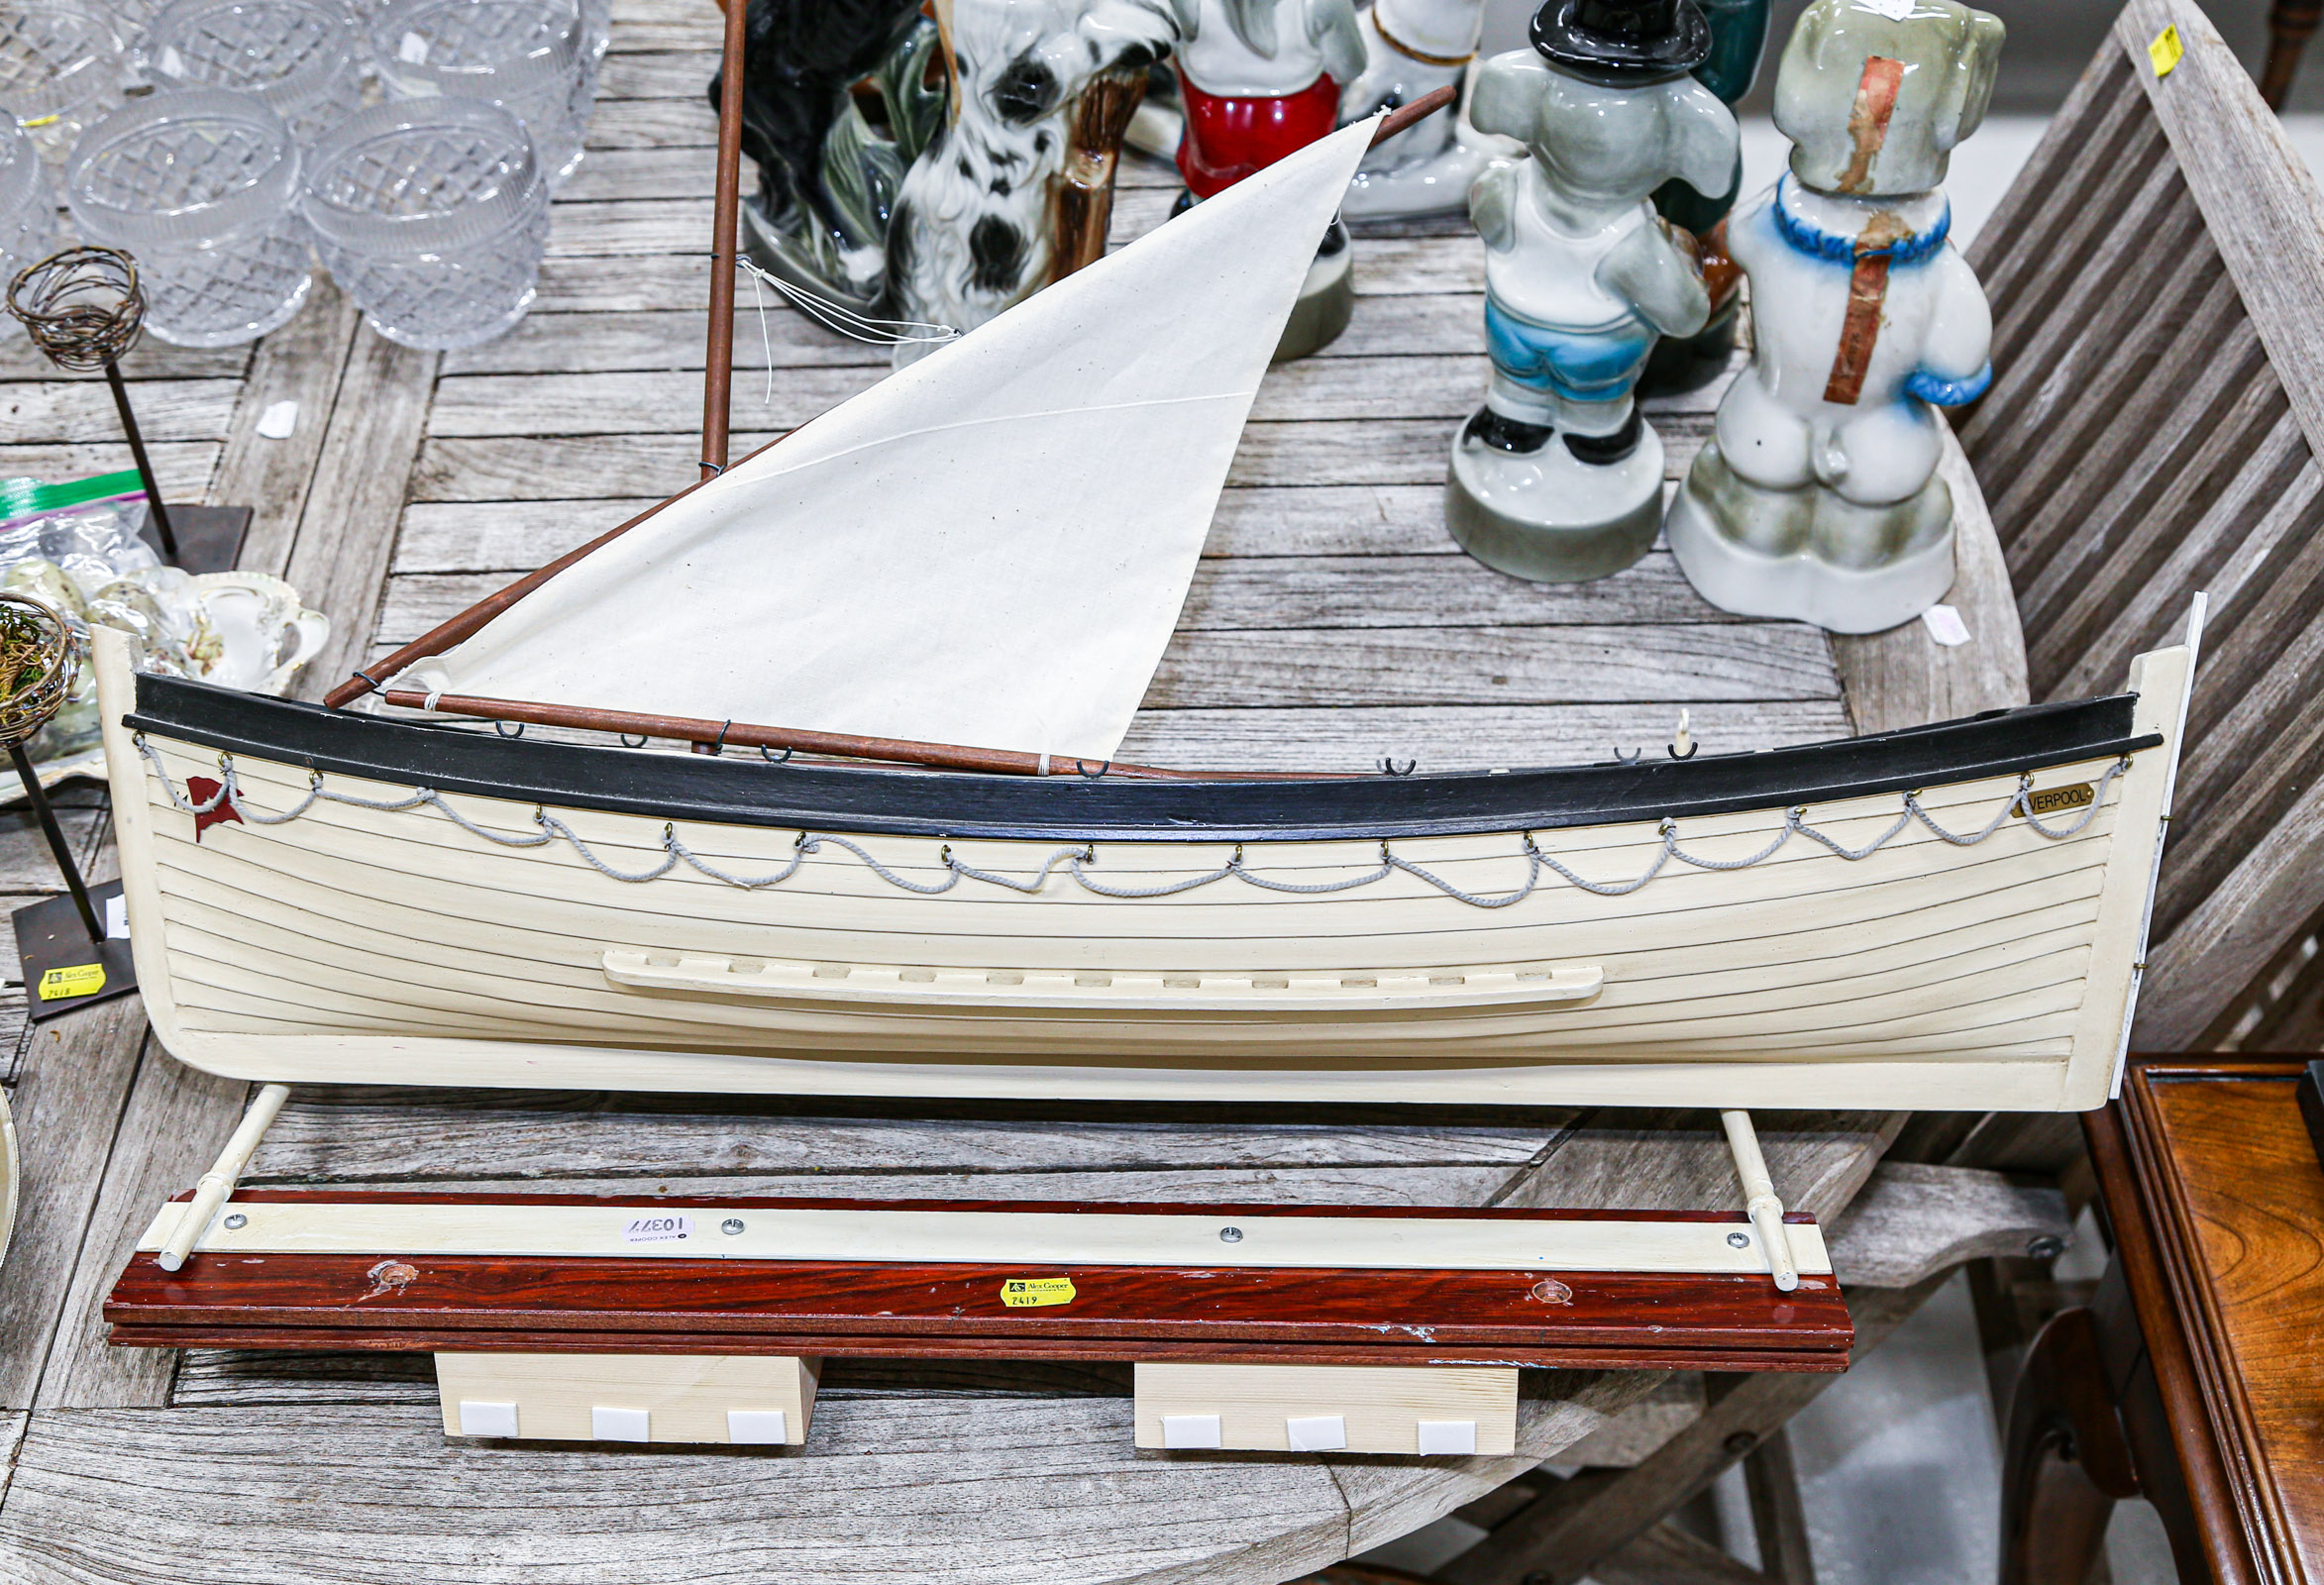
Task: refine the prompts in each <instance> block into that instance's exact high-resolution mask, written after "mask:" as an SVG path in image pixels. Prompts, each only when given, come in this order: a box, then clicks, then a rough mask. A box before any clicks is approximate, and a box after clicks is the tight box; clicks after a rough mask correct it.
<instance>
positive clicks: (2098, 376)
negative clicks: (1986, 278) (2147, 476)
mask: <svg viewBox="0 0 2324 1585" xmlns="http://www.w3.org/2000/svg"><path fill="white" fill-rule="evenodd" d="M2254 346H2255V342H2254V338H2253V336H2252V333H2251V326H2250V323H2249V322H2248V321H2247V320H2246V319H2245V317H2244V314H2243V306H2242V304H2241V303H2240V302H2238V301H2237V300H2236V298H2235V295H2234V284H2233V282H2231V281H2230V280H2228V279H2227V278H2226V276H2225V275H2224V274H2222V273H2211V274H2210V276H2209V279H2208V281H2207V283H2206V284H2205V285H2204V287H2203V289H2202V292H2201V294H2200V295H2199V296H2198V297H2196V298H2195V299H2194V301H2193V302H2192V304H2191V307H2190V309H2189V311H2188V312H2187V313H2186V314H2185V315H2184V317H2183V318H2181V319H2179V320H2177V321H2176V322H2174V323H2173V324H2172V326H2171V335H2170V339H2169V340H2168V341H2167V342H2166V344H2165V345H2164V346H2163V347H2162V348H2161V349H2160V351H2159V352H2157V353H2155V354H2154V355H2153V358H2152V362H2153V363H2160V362H2163V361H2164V360H2166V359H2183V360H2185V361H2187V363H2188V367H2204V366H2206V365H2207V364H2208V362H2209V361H2211V360H2214V359H2216V358H2218V357H2219V356H2221V355H2222V354H2223V353H2226V352H2230V351H2234V350H2236V349H2238V348H2240V349H2241V352H2242V355H2243V356H2244V358H2245V360H2246V361H2247V364H2248V362H2249V359H2250V357H2251V354H2252V350H2253V348H2254ZM2143 367H2144V368H2146V369H2147V370H2148V371H2151V363H2150V357H2149V354H2148V353H2147V352H2145V351H2144V350H2142V349H2140V348H2138V347H2137V346H2125V347H2123V348H2122V349H2120V350H2119V351H2118V352H2116V353H2113V354H2110V355H2109V356H2108V358H2107V359H2106V362H2105V364H2104V366H2103V367H2102V368H2100V369H2098V370H2094V371H2093V377H2092V379H2091V381H2090V383H2089V384H2088V385H2087V386H2085V387H2084V388H2083V389H2081V390H2078V391H2075V392H2073V393H2072V394H2071V395H2070V396H2068V397H2067V399H2066V401H2065V403H2064V404H2063V405H2062V407H2061V409H2060V411H2059V412H2058V413H2057V415H2056V422H2057V424H2058V427H2059V428H2060V429H2061V430H2063V431H2064V432H2066V433H2067V434H2068V435H2070V436H2071V437H2072V439H2073V441H2074V442H2075V444H2074V445H2072V446H2070V447H2068V448H2066V449H2064V450H2059V451H2043V452H2038V453H2034V454H2031V455H2030V456H2029V457H2028V459H2027V464H2026V467H2025V468H2023V469H2022V470H2020V471H2019V472H2018V473H2017V474H2015V475H2013V476H2010V477H2009V478H2008V479H2007V480H2006V482H2005V483H2004V484H2003V486H2002V488H2001V489H2000V491H1999V493H1998V494H1997V495H1995V496H1993V497H1992V499H1993V500H1994V503H1995V505H1994V509H1995V511H1996V512H1997V513H1998V514H1999V515H1998V517H1997V518H1996V519H1995V521H1996V523H1997V524H1999V525H2000V526H2001V528H2002V531H2003V534H2004V544H2005V545H2006V547H2007V550H2008V555H2009V562H2010V571H2011V573H2012V575H2013V576H2014V577H2015V578H2016V579H2017V581H2019V583H2020V584H2021V585H2026V584H2030V583H2032V582H2033V581H2035V580H2036V579H2039V578H2041V577H2042V576H2043V575H2044V574H2045V573H2047V572H2048V571H2049V570H2050V568H2051V566H2052V564H2053V563H2054V562H2055V561H2056V560H2057V558H2059V557H2060V556H2061V555H2066V554H2070V547H2071V546H2072V544H2073V540H2074V534H2075V530H2076V529H2077V528H2078V526H2079V521H2080V519H2079V515H2078V514H2079V512H2080V510H2081V509H2082V508H2084V507H2085V506H2086V505H2087V504H2088V502H2089V501H2090V500H2091V499H2092V498H2094V497H2095V496H2097V495H2098V494H2099V493H2101V492H2102V491H2103V490H2104V489H2105V488H2106V487H2108V486H2109V485H2111V484H2112V483H2114V482H2116V481H2117V480H2119V478H2120V477H2121V476H2122V474H2123V472H2124V471H2125V470H2127V469H2130V468H2132V467H2134V466H2137V465H2138V464H2139V463H2140V462H2141V461H2142V459H2143V458H2144V457H2145V455H2146V452H2147V450H2148V445H2147V443H2148V442H2151V441H2152V440H2153V439H2155V438H2157V437H2158V436H2161V437H2165V438H2168V437H2171V436H2173V435H2175V434H2177V433H2178V432H2177V431H2174V430H2171V429H2168V428H2166V427H2163V426H2164V425H2165V424H2166V421H2167V415H2168V413H2169V405H2168V404H2169V403H2170V402H2172V401H2174V400H2177V399H2181V398H2183V397H2184V396H2185V395H2186V391H2185V388H2184V385H2183V383H2180V382H2174V381H2166V380H2148V381H2144V382H2142V381H2141V380H2140V379H2138V378H2137V377H2135V376H2137V375H2138V374H2139V373H2140V372H2141V370H2142V368H2143ZM2118 425H2120V428H2119V429H2118V428H2117V426H2118ZM2061 497H2062V498H2061Z"/></svg>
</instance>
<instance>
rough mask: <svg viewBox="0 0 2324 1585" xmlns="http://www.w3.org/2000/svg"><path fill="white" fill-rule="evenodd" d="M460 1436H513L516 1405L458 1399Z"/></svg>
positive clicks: (514, 1432)
mask: <svg viewBox="0 0 2324 1585" xmlns="http://www.w3.org/2000/svg"><path fill="white" fill-rule="evenodd" d="M456 1434H458V1435H462V1436H514V1435H515V1434H516V1405H514V1404H490V1403H482V1402H479V1401H477V1400H476V1399H474V1398H463V1399H462V1400H461V1401H460V1421H459V1430H458V1431H457V1432H456Z"/></svg>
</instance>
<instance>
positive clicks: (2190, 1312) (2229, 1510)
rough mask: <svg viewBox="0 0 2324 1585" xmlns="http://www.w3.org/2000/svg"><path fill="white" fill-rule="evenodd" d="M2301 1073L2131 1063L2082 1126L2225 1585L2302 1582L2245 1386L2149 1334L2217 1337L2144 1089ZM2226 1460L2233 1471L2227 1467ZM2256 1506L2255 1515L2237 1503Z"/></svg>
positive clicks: (2288, 1067) (2203, 1345) (2255, 1065)
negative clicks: (2109, 1100)
mask: <svg viewBox="0 0 2324 1585" xmlns="http://www.w3.org/2000/svg"><path fill="white" fill-rule="evenodd" d="M2299 1069H2300V1065H2299V1064H2298V1063H2294V1062H2286V1061H2260V1060H2249V1059H2235V1060H2221V1061H2217V1062H2212V1061H2207V1060H2204V1059H2202V1058H2201V1057H2197V1056H2157V1057H2152V1058H2144V1057H2134V1058H2133V1059H2132V1061H2131V1063H2130V1064H2129V1067H2128V1069H2127V1071H2126V1073H2125V1075H2124V1079H2123V1086H2122V1098H2121V1099H2120V1100H2119V1101H2118V1102H2116V1103H2115V1104H2114V1105H2113V1106H2110V1107H2108V1108H2106V1109H2102V1110H2099V1111H2093V1112H2088V1113H2085V1114H2084V1115H2083V1118H2082V1128H2083V1134H2084V1137H2085V1138H2086V1139H2087V1140H2088V1142H2089V1147H2090V1160H2091V1165H2092V1166H2093V1167H2095V1168H2096V1169H2097V1178H2098V1186H2099V1193H2100V1195H2101V1197H2102V1198H2103V1200H2104V1202H2105V1206H2106V1214H2107V1220H2108V1222H2109V1224H2110V1225H2111V1227H2112V1229H2113V1232H2114V1238H2115V1256H2116V1258H2117V1259H2118V1260H2119V1261H2120V1262H2121V1263H2122V1268H2123V1276H2124V1279H2125V1281H2126V1282H2127V1283H2128V1285H2129V1287H2130V1290H2131V1296H2132V1299H2133V1301H2134V1302H2135V1304H2136V1306H2137V1309H2138V1315H2139V1320H2140V1329H2141V1331H2142V1333H2143V1335H2144V1337H2145V1341H2146V1345H2147V1353H2148V1357H2149V1360H2150V1362H2151V1363H2152V1365H2153V1368H2154V1375H2155V1384H2156V1390H2157V1392H2158V1393H2159V1394H2160V1395H2161V1397H2162V1400H2163V1405H2164V1408H2165V1410H2166V1414H2167V1418H2168V1420H2169V1424H2170V1437H2171V1445H2172V1447H2173V1449H2174V1451H2175V1452H2176V1453H2177V1455H2178V1463H2179V1468H2180V1471H2181V1473H2182V1475H2183V1477H2184V1479H2185V1482H2186V1489H2187V1495H2188V1499H2189V1501H2190V1502H2191V1503H2192V1504H2193V1506H2194V1509H2195V1512H2196V1515H2197V1516H2198V1519H2199V1521H2200V1530H2201V1538H2202V1544H2203V1548H2204V1551H2205V1553H2206V1555H2207V1557H2208V1559H2209V1561H2210V1565H2211V1569H2212V1572H2213V1574H2214V1575H2215V1576H2216V1578H2217V1579H2218V1580H2219V1582H2220V1585H2243V1582H2245V1581H2250V1582H2253V1585H2259V1582H2262V1581H2274V1580H2297V1579H2300V1578H2301V1577H2302V1575H2301V1573H2300V1570H2299V1567H2298V1564H2297V1562H2296V1560H2295V1559H2294V1557H2293V1555H2292V1552H2291V1549H2290V1546H2289V1544H2288V1542H2287V1541H2286V1540H2285V1538H2284V1535H2285V1532H2284V1529H2283V1515H2282V1513H2281V1512H2280V1508H2279V1507H2278V1506H2277V1500H2276V1498H2275V1494H2274V1491H2273V1486H2272V1483H2271V1481H2270V1480H2269V1479H2268V1478H2267V1473H2266V1471H2265V1470H2263V1469H2259V1468H2256V1467H2255V1466H2254V1463H2253V1450H2254V1449H2256V1448H2257V1447H2258V1445H2259V1444H2258V1441H2257V1439H2256V1433H2255V1432H2254V1429H2253V1424H2252V1417H2251V1408H2250V1405H2249V1403H2248V1402H2247V1401H2246V1400H2245V1398H2244V1395H2243V1392H2242V1388H2241V1385H2240V1382H2239V1381H2238V1379H2237V1377H2236V1375H2235V1373H2234V1372H2233V1371H2232V1370H2229V1369H2228V1368H2227V1367H2226V1365H2225V1363H2224V1362H2223V1361H2222V1360H2221V1359H2220V1358H2219V1356H2218V1354H2217V1353H2216V1351H2215V1349H2214V1348H2213V1346H2212V1345H2210V1344H2209V1343H2208V1342H2207V1341H2206V1340H2205V1339H2204V1338H2203V1337H2202V1335H2201V1333H2200V1331H2199V1330H2198V1329H2197V1328H2194V1327H2191V1326H2189V1325H2187V1324H2184V1323H2183V1322H2182V1323H2179V1324H2172V1325H2167V1326H2163V1325H2157V1324H2155V1321H2156V1318H2160V1317H2172V1318H2181V1317H2184V1318H2195V1317H2200V1318H2201V1319H2202V1321H2203V1322H2204V1325H2205V1326H2207V1327H2211V1328H2216V1327H2217V1326H2218V1325H2219V1315H2218V1311H2217V1306H2216V1304H2215V1302H2214V1300H2213V1298H2212V1296H2211V1293H2210V1290H2209V1286H2208V1284H2206V1283H2205V1282H2203V1281H2202V1278H2201V1274H2200V1256H2199V1253H2198V1250H2199V1247H2200V1246H2199V1243H2198V1242H2197V1236H2196V1232H2195V1228H2194V1223H2193V1216H2192V1215H2191V1213H2190V1212H2189V1211H2188V1209H2187V1203H2186V1197H2185V1191H2184V1186H2183V1185H2182V1184H2181V1183H2180V1182H2179V1180H2178V1176H2177V1173H2176V1171H2175V1169H2174V1168H2173V1166H2172V1164H2171V1162H2170V1158H2169V1152H2168V1151H2167V1149H2166V1147H2165V1144H2164V1141H2163V1137H2162V1124H2161V1119H2160V1118H2159V1116H2158V1115H2157V1113H2156V1106H2155V1099H2154V1096H2153V1094H2152V1091H2151V1088H2150V1087H2151V1085H2152V1084H2153V1082H2154V1081H2156V1080H2163V1081H2165V1082H2169V1081H2171V1080H2199V1079H2206V1078H2210V1079H2244V1080H2255V1079H2256V1080H2283V1081H2286V1082H2289V1081H2291V1080H2293V1079H2295V1078H2296V1077H2297V1075H2298V1073H2299ZM2231 1460H2232V1467H2231V1463H2230V1461H2231ZM2246 1492H2250V1493H2255V1494H2259V1495H2258V1497H2257V1501H2258V1502H2259V1503H2260V1505H2261V1506H2260V1509H2259V1510H2258V1511H2255V1510H2254V1509H2253V1508H2252V1507H2251V1505H2250V1504H2248V1503H2247V1502H2246V1501H2245V1500H2244V1499H2243V1497H2242V1495H2241V1494H2242V1493H2246Z"/></svg>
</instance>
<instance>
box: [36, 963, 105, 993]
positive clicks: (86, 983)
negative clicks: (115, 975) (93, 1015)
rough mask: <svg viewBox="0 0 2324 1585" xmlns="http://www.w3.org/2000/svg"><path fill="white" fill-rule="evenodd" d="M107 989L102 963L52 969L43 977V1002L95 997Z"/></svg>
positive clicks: (79, 964)
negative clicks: (66, 998)
mask: <svg viewBox="0 0 2324 1585" xmlns="http://www.w3.org/2000/svg"><path fill="white" fill-rule="evenodd" d="M104 989H105V966H104V965H103V964H102V963H76V964H74V965H73V966H72V967H71V968H69V969H51V970H50V971H49V972H48V973H47V974H44V975H42V976H41V1000H42V1001H43V1002H56V1001H59V1000H61V999H63V998H65V997H93V996H95V995H96V994H97V993H98V992H100V991H102V990H104Z"/></svg>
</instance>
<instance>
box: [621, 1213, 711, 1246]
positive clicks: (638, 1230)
mask: <svg viewBox="0 0 2324 1585" xmlns="http://www.w3.org/2000/svg"><path fill="white" fill-rule="evenodd" d="M693 1230H694V1219H693V1217H691V1216H669V1215H656V1216H632V1217H631V1218H630V1220H629V1225H628V1226H626V1227H624V1228H622V1229H621V1238H622V1241H623V1242H624V1243H632V1244H674V1243H677V1242H678V1241H679V1240H680V1239H682V1238H686V1237H688V1236H690V1235H691V1234H692V1232H693Z"/></svg>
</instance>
